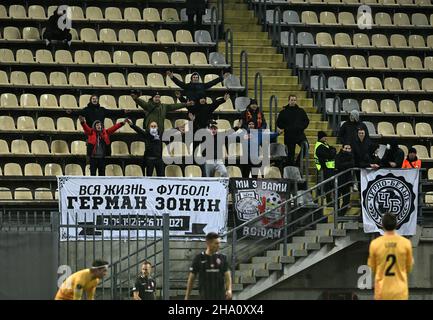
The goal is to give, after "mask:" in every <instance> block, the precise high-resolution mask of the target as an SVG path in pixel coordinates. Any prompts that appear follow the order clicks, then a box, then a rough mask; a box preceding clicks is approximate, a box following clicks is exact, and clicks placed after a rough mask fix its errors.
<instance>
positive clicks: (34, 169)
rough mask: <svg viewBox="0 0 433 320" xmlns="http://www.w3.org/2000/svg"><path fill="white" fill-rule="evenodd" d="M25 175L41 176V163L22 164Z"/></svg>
mask: <svg viewBox="0 0 433 320" xmlns="http://www.w3.org/2000/svg"><path fill="white" fill-rule="evenodd" d="M24 175H25V176H43V173H42V168H41V165H40V164H38V163H27V164H26V165H25V166H24Z"/></svg>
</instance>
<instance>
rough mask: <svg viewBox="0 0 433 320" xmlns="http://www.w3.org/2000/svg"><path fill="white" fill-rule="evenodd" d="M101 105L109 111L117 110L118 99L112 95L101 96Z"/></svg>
mask: <svg viewBox="0 0 433 320" xmlns="http://www.w3.org/2000/svg"><path fill="white" fill-rule="evenodd" d="M87 101H89V100H87ZM99 104H100V105H101V106H104V107H105V108H107V109H117V103H116V99H115V98H114V97H113V96H112V95H110V94H103V95H101V96H100V97H99Z"/></svg>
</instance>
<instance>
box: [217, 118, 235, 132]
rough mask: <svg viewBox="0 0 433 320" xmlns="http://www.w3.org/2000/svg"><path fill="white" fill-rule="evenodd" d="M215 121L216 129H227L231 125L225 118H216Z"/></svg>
mask: <svg viewBox="0 0 433 320" xmlns="http://www.w3.org/2000/svg"><path fill="white" fill-rule="evenodd" d="M216 122H217V126H218V130H229V129H231V127H232V126H231V124H230V122H229V121H228V120H226V119H218V120H216Z"/></svg>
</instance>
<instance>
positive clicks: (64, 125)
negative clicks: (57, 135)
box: [57, 117, 76, 132]
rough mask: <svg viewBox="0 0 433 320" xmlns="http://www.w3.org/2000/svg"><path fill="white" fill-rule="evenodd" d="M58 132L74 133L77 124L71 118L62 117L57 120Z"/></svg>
mask: <svg viewBox="0 0 433 320" xmlns="http://www.w3.org/2000/svg"><path fill="white" fill-rule="evenodd" d="M57 131H60V132H74V131H76V129H75V124H74V121H73V120H72V119H71V118H67V117H60V118H58V119H57Z"/></svg>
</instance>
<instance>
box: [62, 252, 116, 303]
mask: <svg viewBox="0 0 433 320" xmlns="http://www.w3.org/2000/svg"><path fill="white" fill-rule="evenodd" d="M107 269H108V262H106V261H102V260H95V261H94V262H93V263H92V267H91V268H89V269H83V270H80V271H77V272H75V273H74V274H72V275H70V276H69V277H68V278H67V279H66V280H65V281H64V282H63V283H62V285H61V286H60V288H59V291H57V294H56V297H55V300H81V299H82V298H83V293H84V292H85V293H86V298H87V300H94V299H95V291H96V286H97V285H98V283H99V281H100V279H102V278H103V277H104V276H105V275H106V274H107Z"/></svg>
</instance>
